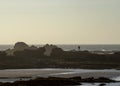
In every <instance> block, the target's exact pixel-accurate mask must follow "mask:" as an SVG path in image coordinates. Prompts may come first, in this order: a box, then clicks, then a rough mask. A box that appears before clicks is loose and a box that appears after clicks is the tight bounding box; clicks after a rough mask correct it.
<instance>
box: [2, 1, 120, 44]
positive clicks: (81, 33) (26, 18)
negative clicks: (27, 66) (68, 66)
mask: <svg viewBox="0 0 120 86" xmlns="http://www.w3.org/2000/svg"><path fill="white" fill-rule="evenodd" d="M17 41H24V42H26V43H28V44H46V43H49V44H120V0H0V44H14V43H15V42H17Z"/></svg>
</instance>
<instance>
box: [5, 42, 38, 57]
mask: <svg viewBox="0 0 120 86" xmlns="http://www.w3.org/2000/svg"><path fill="white" fill-rule="evenodd" d="M25 49H28V50H36V49H37V47H35V46H33V45H32V46H29V45H27V44H26V43H24V42H17V43H15V46H14V48H13V49H8V50H6V53H7V55H14V52H15V51H23V50H25Z"/></svg>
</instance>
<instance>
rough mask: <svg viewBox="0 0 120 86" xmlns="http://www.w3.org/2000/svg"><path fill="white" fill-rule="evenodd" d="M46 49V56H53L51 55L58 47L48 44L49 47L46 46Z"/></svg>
mask: <svg viewBox="0 0 120 86" xmlns="http://www.w3.org/2000/svg"><path fill="white" fill-rule="evenodd" d="M44 48H45V52H44V55H46V56H51V53H52V51H53V49H55V48H57V46H55V45H48V44H47V45H45V46H44Z"/></svg>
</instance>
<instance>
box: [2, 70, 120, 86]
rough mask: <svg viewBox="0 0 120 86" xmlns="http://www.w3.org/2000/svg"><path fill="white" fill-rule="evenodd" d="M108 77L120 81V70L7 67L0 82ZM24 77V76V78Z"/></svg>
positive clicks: (87, 85) (108, 85) (96, 85)
mask: <svg viewBox="0 0 120 86" xmlns="http://www.w3.org/2000/svg"><path fill="white" fill-rule="evenodd" d="M86 73H89V75H91V76H93V77H101V76H102V77H103V76H105V77H108V78H110V79H113V80H117V81H120V70H115V69H104V70H90V69H58V68H54V69H53V68H44V69H6V70H0V77H1V78H0V82H14V81H19V80H29V79H32V78H36V77H49V76H53V77H71V76H78V75H79V76H81V77H89V76H88V75H86ZM23 77H24V78H23ZM25 77H26V78H25ZM81 84H82V85H77V86H101V85H100V84H105V85H104V86H120V83H81Z"/></svg>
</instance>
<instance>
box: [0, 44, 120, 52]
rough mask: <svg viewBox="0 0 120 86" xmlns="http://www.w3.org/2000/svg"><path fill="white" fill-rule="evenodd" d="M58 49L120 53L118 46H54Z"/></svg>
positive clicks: (1, 46) (0, 46) (10, 46)
mask: <svg viewBox="0 0 120 86" xmlns="http://www.w3.org/2000/svg"><path fill="white" fill-rule="evenodd" d="M35 46H37V47H43V46H44V45H35ZM56 46H58V47H60V48H62V49H63V50H65V51H69V50H78V46H80V49H81V50H89V51H101V50H106V51H120V45H81V44H79V45H78V44H77V45H74V44H73V45H71V44H68V45H64V44H63V45H60V44H59V45H56ZM13 47H14V45H0V50H6V49H12V48H13Z"/></svg>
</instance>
